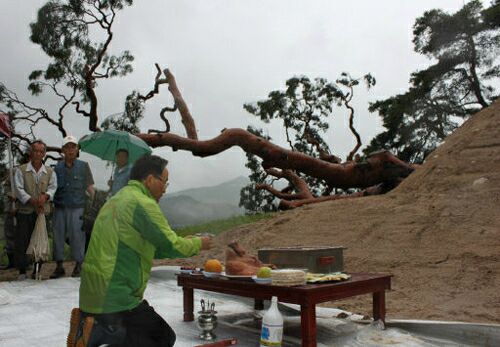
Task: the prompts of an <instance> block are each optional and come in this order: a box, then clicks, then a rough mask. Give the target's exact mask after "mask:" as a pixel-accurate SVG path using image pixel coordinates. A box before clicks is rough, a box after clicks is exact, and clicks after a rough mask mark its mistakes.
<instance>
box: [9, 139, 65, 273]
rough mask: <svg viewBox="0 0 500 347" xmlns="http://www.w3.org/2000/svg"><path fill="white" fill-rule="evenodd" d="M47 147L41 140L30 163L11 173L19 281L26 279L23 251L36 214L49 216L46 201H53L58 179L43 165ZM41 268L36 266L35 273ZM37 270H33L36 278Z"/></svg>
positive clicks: (30, 154)
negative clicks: (15, 206)
mask: <svg viewBox="0 0 500 347" xmlns="http://www.w3.org/2000/svg"><path fill="white" fill-rule="evenodd" d="M46 150H47V146H46V145H45V143H44V142H43V141H41V140H37V141H34V142H33V143H32V144H31V146H30V149H29V156H30V161H29V162H28V163H27V164H24V165H21V166H19V168H17V170H16V171H15V173H14V188H15V193H16V197H17V200H18V201H19V204H18V205H17V214H16V219H17V228H16V235H15V241H14V248H15V254H16V261H15V262H16V266H17V268H18V270H19V279H20V280H22V279H25V278H26V266H27V258H26V250H27V248H28V245H29V243H30V239H31V234H32V233H33V229H35V223H36V220H37V217H38V214H40V213H43V214H45V216H47V214H49V213H50V212H51V210H50V204H49V201H50V200H51V199H52V198H53V197H54V193H55V191H56V188H57V179H56V175H54V173H53V170H52V168H50V167H48V166H45V165H44V164H43V159H44V158H45V153H46ZM41 266H42V264H41V263H39V266H38V271H40V269H41ZM36 270H37V267H36V266H35V267H34V268H33V274H32V275H31V277H32V278H35V274H36Z"/></svg>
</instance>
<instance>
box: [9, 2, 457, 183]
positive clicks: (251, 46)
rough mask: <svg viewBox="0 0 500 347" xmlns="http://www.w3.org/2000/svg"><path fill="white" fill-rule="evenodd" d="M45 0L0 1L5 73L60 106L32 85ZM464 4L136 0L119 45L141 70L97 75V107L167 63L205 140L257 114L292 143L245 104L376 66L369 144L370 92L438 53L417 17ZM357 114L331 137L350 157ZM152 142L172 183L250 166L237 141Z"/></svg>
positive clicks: (120, 97) (375, 125)
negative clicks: (199, 146) (181, 148)
mask: <svg viewBox="0 0 500 347" xmlns="http://www.w3.org/2000/svg"><path fill="white" fill-rule="evenodd" d="M45 2H46V1H41V0H22V1H20V0H0V13H1V14H2V16H1V18H2V19H1V21H0V47H1V49H2V53H1V56H0V61H1V64H0V80H1V81H2V82H3V83H4V84H5V85H7V86H8V87H9V88H10V89H11V90H13V91H15V92H16V93H17V94H18V96H19V97H21V98H23V99H25V100H27V101H28V102H29V103H31V104H34V105H38V106H41V107H45V108H48V109H50V107H53V106H54V99H52V98H50V97H48V96H43V97H37V98H34V97H31V96H30V95H29V93H28V92H27V89H26V87H27V85H28V82H27V80H28V79H27V77H28V75H29V73H30V72H31V71H32V70H35V69H43V68H45V67H46V65H47V63H48V59H47V57H46V56H45V55H44V54H43V52H42V51H41V50H40V49H39V48H38V46H36V45H34V44H32V43H31V42H30V40H29V34H30V32H29V23H31V22H33V21H34V20H35V19H36V13H37V10H38V8H40V7H41V6H42V4H44V3H45ZM463 4H464V0H439V1H436V0H418V1H403V0H378V1H361V0H351V1H334V0H326V1H316V0H307V1H306V0H300V1H299V0H296V1H294V0H283V1H269V0H266V1H264V0H262V1H255V0H253V1H238V0H220V1H214V0H210V1H208V0H198V1H194V0H192V1H179V0H178V1H170V0H147V1H146V0H142V1H140V0H136V1H134V5H133V6H132V7H129V8H126V9H125V10H124V11H122V12H120V13H119V14H118V17H117V20H116V23H115V25H114V30H113V31H114V39H113V41H112V44H111V50H110V51H111V53H116V54H118V53H119V52H121V51H122V50H125V49H127V50H130V51H131V53H132V54H133V55H134V56H135V61H134V72H133V73H132V74H130V75H129V76H127V77H125V78H118V79H114V80H112V81H105V82H102V83H100V84H99V86H98V88H97V90H96V92H97V94H98V97H99V102H100V104H99V114H100V117H101V120H102V119H104V118H105V117H106V116H107V115H110V114H114V113H117V112H121V111H123V101H124V98H125V96H126V95H128V94H129V93H130V92H131V91H132V90H134V89H138V90H139V91H141V92H142V93H146V92H147V91H149V90H150V88H151V87H152V85H153V82H154V76H155V73H156V71H155V67H154V63H156V62H158V63H159V64H160V65H161V67H162V68H165V67H168V68H170V69H171V71H172V72H173V74H174V75H175V76H176V79H177V83H178V85H179V88H180V90H181V92H182V93H183V96H184V98H185V100H186V102H187V103H188V105H189V107H190V110H191V113H192V115H193V117H194V119H195V122H196V125H197V129H198V133H199V134H198V135H199V138H200V139H209V138H212V137H214V136H216V135H217V134H219V133H220V131H221V129H223V128H231V127H242V128H246V126H247V125H249V124H252V125H256V126H260V127H263V128H264V129H265V130H266V131H267V132H268V133H269V135H270V136H271V137H273V139H275V142H277V143H278V144H281V145H284V141H283V135H282V134H281V133H280V131H279V127H278V126H276V125H272V124H271V125H266V124H262V123H260V122H258V121H257V120H256V119H255V117H254V116H252V115H250V114H249V113H247V112H246V111H245V110H244V109H243V104H244V103H246V102H252V101H258V100H262V99H264V98H266V96H267V94H268V93H269V92H270V91H272V90H277V89H283V88H284V83H285V81H286V80H287V79H289V78H290V77H292V76H296V75H306V76H308V77H310V78H315V77H325V78H327V79H328V80H330V81H335V79H336V78H337V77H338V76H339V75H340V73H341V72H343V71H347V72H349V73H350V74H351V75H352V76H354V77H358V76H359V77H360V76H362V75H364V74H366V73H368V72H370V73H371V74H372V75H373V76H374V77H375V78H376V80H377V85H376V86H375V87H374V88H373V89H372V90H370V91H366V89H365V88H364V87H358V89H357V90H356V95H355V97H354V101H353V104H354V106H355V109H356V123H355V127H356V128H357V129H358V131H359V132H360V134H361V137H362V140H363V143H364V144H365V145H366V144H367V143H369V141H370V139H371V138H372V137H373V136H375V135H376V134H378V133H379V132H381V131H382V127H381V125H380V121H379V119H378V117H377V115H376V114H370V113H369V112H368V111H367V107H368V103H369V102H370V101H375V100H379V99H382V98H386V97H389V96H392V95H394V94H397V93H402V92H404V91H406V90H407V88H408V79H409V76H410V74H411V73H412V72H414V71H415V70H417V69H421V68H423V67H425V66H427V65H428V64H429V61H428V60H427V59H425V57H422V56H419V55H417V54H416V53H415V52H414V51H413V45H412V42H411V40H412V26H413V24H414V22H415V19H416V18H417V17H418V16H421V15H422V14H423V13H424V11H426V10H429V9H432V8H441V9H443V10H445V11H448V12H455V11H457V10H458V9H459V8H461V7H462V6H463ZM171 104H172V101H171V98H170V95H169V94H168V91H167V90H166V88H163V89H162V90H161V94H160V96H159V97H158V96H157V97H155V98H154V99H153V100H152V101H150V102H148V103H147V104H146V116H145V119H144V120H143V121H142V123H141V124H140V126H141V129H142V130H143V131H146V130H147V129H150V128H158V127H160V128H161V127H162V126H161V125H160V124H161V123H158V120H159V118H158V111H159V109H160V108H161V107H163V106H165V105H171ZM70 117H73V118H71V121H70V120H69V119H68V120H66V124H67V128H68V130H69V132H70V133H72V134H74V135H75V136H77V137H81V136H83V135H84V134H86V133H87V132H88V130H87V125H86V123H84V122H83V121H82V120H81V119H79V118H78V117H77V116H75V115H69V116H68V118H70ZM170 119H171V125H172V126H173V129H172V131H173V132H176V133H178V134H182V135H183V134H184V129H183V128H182V127H181V126H180V121H179V116H178V114H174V115H170ZM347 125H348V119H347V112H346V111H345V110H337V111H336V113H335V115H334V119H333V120H332V122H331V130H330V131H329V133H328V134H327V136H326V139H327V141H328V143H329V144H330V148H331V149H332V151H333V153H334V154H336V155H340V156H341V157H342V158H344V159H345V156H346V155H347V153H348V152H349V151H350V150H351V149H352V148H353V146H354V144H355V140H354V138H353V136H352V134H350V132H349V131H348V128H347ZM38 135H39V136H40V137H42V138H43V139H44V140H46V142H47V143H48V144H50V145H60V142H61V138H60V134H59V133H58V132H56V131H54V130H53V129H51V128H49V127H47V128H44V129H41V130H40V133H39V134H38ZM154 152H155V153H156V154H158V155H161V156H164V157H166V158H167V159H168V160H169V161H170V164H169V169H170V174H171V175H170V181H171V185H170V188H169V189H171V190H172V191H177V190H181V189H187V188H192V187H198V186H209V185H215V184H219V183H222V182H224V181H227V180H229V179H233V178H235V177H238V176H241V175H243V176H247V175H248V172H247V169H246V168H245V167H244V165H245V161H246V158H245V155H244V153H243V151H241V150H240V149H239V148H236V149H232V150H229V151H226V152H225V153H223V154H221V155H218V156H216V157H209V158H204V159H201V158H196V157H193V156H192V155H191V154H190V153H188V152H175V153H174V152H172V151H171V150H170V149H168V148H163V149H155V151H154ZM82 158H83V159H85V160H87V161H89V162H91V167H92V169H93V171H94V176H95V179H96V184H97V186H98V187H100V188H104V187H105V182H106V180H107V179H108V178H109V173H110V169H109V168H108V169H106V168H105V166H104V165H103V163H102V162H100V160H98V159H96V158H95V157H92V156H86V155H83V156H82Z"/></svg>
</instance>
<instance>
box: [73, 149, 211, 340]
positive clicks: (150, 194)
mask: <svg viewBox="0 0 500 347" xmlns="http://www.w3.org/2000/svg"><path fill="white" fill-rule="evenodd" d="M166 166H167V161H166V160H164V159H162V158H160V157H158V156H154V155H146V156H144V157H142V158H140V159H139V160H137V162H136V163H135V164H134V167H133V168H132V171H131V173H130V181H129V182H128V184H127V186H126V187H124V188H123V189H121V190H120V191H119V192H118V193H117V194H116V195H114V196H113V197H112V198H111V199H110V200H109V201H108V202H106V204H105V205H104V206H103V207H102V209H101V211H100V212H99V215H98V216H97V219H96V221H95V225H94V228H93V230H92V237H91V239H90V244H89V247H88V250H87V254H86V256H85V261H84V263H83V269H82V273H81V283H80V309H73V311H72V313H71V327H70V332H69V335H68V346H78V347H80V346H82V347H83V346H94V345H96V346H98V345H100V344H106V343H109V344H113V345H115V344H117V345H120V346H173V345H174V342H175V333H174V332H173V330H172V329H171V328H170V326H169V325H168V324H167V322H165V320H163V318H162V317H161V316H160V315H158V314H157V313H156V312H155V311H154V309H153V308H152V307H151V306H149V304H148V303H147V301H146V300H144V299H143V294H144V290H145V289H146V285H147V282H148V279H149V276H150V273H151V267H152V264H153V259H154V258H177V257H190V256H193V255H195V254H198V253H199V251H200V250H206V249H210V247H211V239H210V238H209V237H201V238H198V237H195V238H182V237H179V236H177V235H176V234H175V232H174V231H173V230H172V229H171V228H170V226H169V225H168V222H167V220H166V219H165V217H164V216H163V213H162V211H161V209H160V206H159V204H158V201H159V200H160V198H161V196H162V195H163V193H164V192H165V189H166V187H167V185H168V170H167V168H166Z"/></svg>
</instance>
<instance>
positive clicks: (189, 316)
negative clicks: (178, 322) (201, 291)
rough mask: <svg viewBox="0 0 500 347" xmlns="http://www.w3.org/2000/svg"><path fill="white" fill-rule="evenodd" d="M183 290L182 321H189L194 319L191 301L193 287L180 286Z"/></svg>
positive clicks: (192, 298) (192, 301) (192, 300)
mask: <svg viewBox="0 0 500 347" xmlns="http://www.w3.org/2000/svg"><path fill="white" fill-rule="evenodd" d="M182 292H183V305H184V322H191V321H193V320H194V313H193V309H194V307H193V303H194V293H193V288H189V287H182Z"/></svg>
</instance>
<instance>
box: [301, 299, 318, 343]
mask: <svg viewBox="0 0 500 347" xmlns="http://www.w3.org/2000/svg"><path fill="white" fill-rule="evenodd" d="M300 327H301V337H302V347H316V305H315V304H303V305H300Z"/></svg>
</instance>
